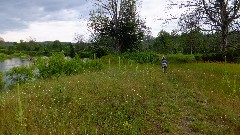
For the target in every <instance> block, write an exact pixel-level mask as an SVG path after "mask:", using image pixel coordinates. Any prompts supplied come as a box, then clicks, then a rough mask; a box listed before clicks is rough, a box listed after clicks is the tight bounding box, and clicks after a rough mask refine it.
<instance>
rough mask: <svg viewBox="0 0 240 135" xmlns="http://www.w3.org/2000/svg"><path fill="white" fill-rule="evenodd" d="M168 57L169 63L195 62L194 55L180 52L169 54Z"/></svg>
mask: <svg viewBox="0 0 240 135" xmlns="http://www.w3.org/2000/svg"><path fill="white" fill-rule="evenodd" d="M166 59H167V60H168V61H169V63H192V62H195V61H196V60H195V57H194V55H183V54H181V53H179V54H168V55H166Z"/></svg>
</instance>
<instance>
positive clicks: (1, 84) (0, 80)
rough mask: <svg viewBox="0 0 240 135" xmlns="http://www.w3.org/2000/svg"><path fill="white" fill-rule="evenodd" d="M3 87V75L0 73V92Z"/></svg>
mask: <svg viewBox="0 0 240 135" xmlns="http://www.w3.org/2000/svg"><path fill="white" fill-rule="evenodd" d="M4 85H5V83H4V81H3V73H2V71H0V91H2V90H3V88H4Z"/></svg>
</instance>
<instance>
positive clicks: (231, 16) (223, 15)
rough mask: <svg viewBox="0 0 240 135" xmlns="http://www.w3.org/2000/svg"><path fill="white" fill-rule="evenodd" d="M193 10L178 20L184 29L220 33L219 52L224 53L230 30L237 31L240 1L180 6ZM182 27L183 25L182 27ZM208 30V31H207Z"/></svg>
mask: <svg viewBox="0 0 240 135" xmlns="http://www.w3.org/2000/svg"><path fill="white" fill-rule="evenodd" d="M182 5H185V7H189V8H193V7H195V9H193V10H188V12H186V13H185V14H183V15H182V18H180V20H181V21H182V22H183V20H184V21H185V22H184V23H182V24H185V28H183V29H186V28H193V27H201V30H204V31H206V30H207V29H208V31H211V32H213V31H215V32H218V31H219V32H220V33H221V51H223V52H224V51H226V50H227V48H228V47H229V46H228V35H229V32H230V30H236V29H237V30H239V18H240V10H239V9H240V0H198V1H195V2H192V1H191V2H190V1H188V3H185V4H182ZM182 26H184V25H182ZM209 29H210V30H209Z"/></svg>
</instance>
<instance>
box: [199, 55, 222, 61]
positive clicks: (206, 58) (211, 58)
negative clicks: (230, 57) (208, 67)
mask: <svg viewBox="0 0 240 135" xmlns="http://www.w3.org/2000/svg"><path fill="white" fill-rule="evenodd" d="M225 55H226V54H224V53H207V54H204V55H203V57H202V58H203V60H204V61H213V62H216V61H219V62H220V61H224V56H225Z"/></svg>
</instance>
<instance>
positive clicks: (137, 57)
mask: <svg viewBox="0 0 240 135" xmlns="http://www.w3.org/2000/svg"><path fill="white" fill-rule="evenodd" d="M122 56H123V58H125V59H131V60H134V61H135V62H137V63H141V64H143V63H155V64H156V63H158V64H159V63H161V60H160V58H159V55H157V54H155V53H153V52H132V53H124V54H122Z"/></svg>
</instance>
